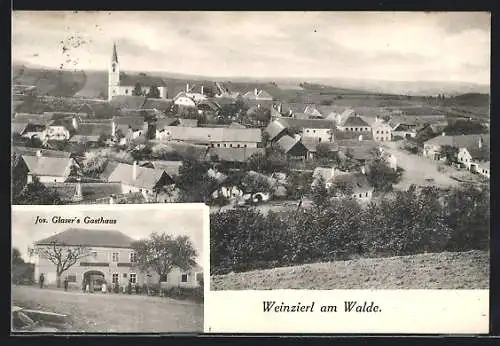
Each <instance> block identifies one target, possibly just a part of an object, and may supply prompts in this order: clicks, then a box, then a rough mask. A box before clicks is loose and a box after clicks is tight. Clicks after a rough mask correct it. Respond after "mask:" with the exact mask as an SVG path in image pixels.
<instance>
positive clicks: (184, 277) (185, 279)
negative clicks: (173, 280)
mask: <svg viewBox="0 0 500 346" xmlns="http://www.w3.org/2000/svg"><path fill="white" fill-rule="evenodd" d="M187 281H188V275H187V274H182V276H181V282H187Z"/></svg>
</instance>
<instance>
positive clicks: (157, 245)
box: [132, 233, 197, 294]
mask: <svg viewBox="0 0 500 346" xmlns="http://www.w3.org/2000/svg"><path fill="white" fill-rule="evenodd" d="M132 249H133V250H134V251H135V253H136V254H137V257H136V262H135V265H137V267H139V268H140V269H141V270H143V271H144V272H148V271H154V272H155V273H157V274H158V276H159V279H158V281H159V282H158V284H161V282H162V281H165V280H166V277H167V275H168V274H169V273H170V272H171V271H172V270H173V269H174V268H176V267H177V268H180V269H181V270H184V271H187V270H189V269H191V268H192V267H194V266H195V265H196V256H197V252H196V250H195V249H194V246H193V243H192V242H191V240H190V239H189V237H188V236H177V237H175V238H174V237H172V236H171V235H168V234H165V233H162V234H157V233H153V234H151V235H150V236H149V238H146V239H142V240H139V241H136V242H134V243H133V244H132ZM160 294H161V290H160Z"/></svg>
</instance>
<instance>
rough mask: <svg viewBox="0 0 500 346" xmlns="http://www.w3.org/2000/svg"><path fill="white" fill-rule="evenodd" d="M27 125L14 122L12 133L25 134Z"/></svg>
mask: <svg viewBox="0 0 500 346" xmlns="http://www.w3.org/2000/svg"><path fill="white" fill-rule="evenodd" d="M27 125H28V123H25V122H19V123H16V122H12V123H11V130H12V133H17V134H22V133H23V132H24V130H25V129H26V126H27Z"/></svg>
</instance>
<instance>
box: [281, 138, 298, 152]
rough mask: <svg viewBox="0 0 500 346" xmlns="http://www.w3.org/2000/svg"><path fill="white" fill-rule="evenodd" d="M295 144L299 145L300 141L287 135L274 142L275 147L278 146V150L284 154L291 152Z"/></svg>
mask: <svg viewBox="0 0 500 346" xmlns="http://www.w3.org/2000/svg"><path fill="white" fill-rule="evenodd" d="M297 143H300V141H299V140H298V139H296V138H294V137H292V136H289V135H285V136H282V137H281V138H280V139H278V140H277V141H276V145H277V146H278V148H280V149H281V150H283V151H284V152H285V153H288V152H289V151H290V150H292V149H293V147H295V145H297Z"/></svg>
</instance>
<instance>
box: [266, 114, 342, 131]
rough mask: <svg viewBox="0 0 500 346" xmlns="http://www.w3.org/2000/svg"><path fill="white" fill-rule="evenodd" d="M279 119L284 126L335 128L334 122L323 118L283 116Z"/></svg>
mask: <svg viewBox="0 0 500 346" xmlns="http://www.w3.org/2000/svg"><path fill="white" fill-rule="evenodd" d="M276 121H279V122H280V123H281V124H282V125H283V126H284V127H286V128H299V129H305V128H309V129H335V122H333V121H331V120H325V119H296V118H289V117H283V118H279V119H277V120H276Z"/></svg>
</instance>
